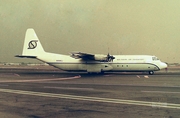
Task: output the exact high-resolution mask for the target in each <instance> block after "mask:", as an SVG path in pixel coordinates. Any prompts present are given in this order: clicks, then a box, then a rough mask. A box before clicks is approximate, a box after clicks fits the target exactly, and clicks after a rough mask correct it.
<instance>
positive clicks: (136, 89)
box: [0, 66, 180, 118]
mask: <svg viewBox="0 0 180 118" xmlns="http://www.w3.org/2000/svg"><path fill="white" fill-rule="evenodd" d="M179 111H180V68H179V67H170V68H168V70H162V71H159V72H155V74H154V75H148V74H147V73H125V72H121V73H105V74H91V75H90V74H86V73H68V72H64V71H61V70H58V69H56V68H53V67H50V66H0V117H1V118H12V117H13V118H76V117H78V118H101V117H103V118H179V116H180V112H179Z"/></svg>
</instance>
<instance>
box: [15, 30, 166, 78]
mask: <svg viewBox="0 0 180 118" xmlns="http://www.w3.org/2000/svg"><path fill="white" fill-rule="evenodd" d="M15 57H20V58H33V59H37V60H40V61H42V62H45V63H47V64H49V65H51V66H54V67H56V68H59V69H61V70H64V71H83V72H88V73H104V72H148V73H149V74H150V75H153V74H154V71H159V70H161V69H165V68H167V64H166V63H164V62H161V61H160V60H159V59H158V58H157V57H156V56H151V55H114V56H112V55H110V54H107V55H104V54H91V53H84V52H71V53H70V55H63V54H55V53H50V52H46V51H44V49H43V47H42V45H41V43H40V40H39V39H38V37H37V35H36V33H35V31H34V29H32V28H30V29H27V31H26V35H25V40H24V46H23V52H22V55H16V56H15Z"/></svg>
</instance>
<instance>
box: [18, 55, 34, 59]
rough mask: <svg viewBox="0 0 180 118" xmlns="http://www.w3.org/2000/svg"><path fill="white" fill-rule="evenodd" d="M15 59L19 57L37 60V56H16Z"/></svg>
mask: <svg viewBox="0 0 180 118" xmlns="http://www.w3.org/2000/svg"><path fill="white" fill-rule="evenodd" d="M15 57H19V58H36V56H23V55H16V56H15Z"/></svg>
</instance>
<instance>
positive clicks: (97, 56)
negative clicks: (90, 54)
mask: <svg viewBox="0 0 180 118" xmlns="http://www.w3.org/2000/svg"><path fill="white" fill-rule="evenodd" d="M113 59H115V57H114V56H111V55H110V54H109V53H108V55H103V54H95V55H94V60H96V61H107V62H110V61H113Z"/></svg>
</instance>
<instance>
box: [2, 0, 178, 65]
mask: <svg viewBox="0 0 180 118" xmlns="http://www.w3.org/2000/svg"><path fill="white" fill-rule="evenodd" d="M0 3H1V4H0V54H1V56H0V62H23V61H25V62H29V61H31V60H29V59H28V60H27V59H19V58H15V57H14V55H16V54H21V53H22V47H23V42H24V36H25V32H26V29H27V28H34V29H35V31H36V33H37V36H38V37H39V39H40V41H41V43H42V45H43V47H44V49H45V50H46V51H47V52H54V53H60V54H68V53H69V52H71V51H81V52H89V53H102V54H107V53H108V48H109V52H110V53H111V54H124V55H129V54H132V55H136V54H145V55H156V56H157V57H159V58H160V59H161V61H164V62H180V0H0Z"/></svg>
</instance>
